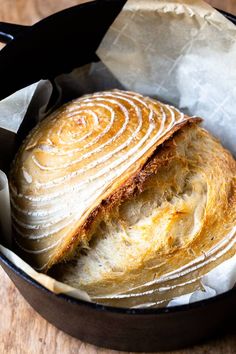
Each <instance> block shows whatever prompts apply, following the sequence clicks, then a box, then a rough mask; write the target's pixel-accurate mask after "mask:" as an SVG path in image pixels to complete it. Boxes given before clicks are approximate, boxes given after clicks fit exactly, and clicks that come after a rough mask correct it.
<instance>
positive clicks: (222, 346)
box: [0, 0, 236, 354]
mask: <svg viewBox="0 0 236 354" xmlns="http://www.w3.org/2000/svg"><path fill="white" fill-rule="evenodd" d="M81 2H83V1H79V0H57V1H49V0H0V21H7V22H15V23H21V24H26V25H30V24H32V23H35V22H36V21H38V20H39V19H41V18H43V17H45V16H47V15H50V14H52V13H54V12H56V11H59V10H61V9H64V8H66V7H70V6H73V5H77V4H79V3H81ZM208 2H209V3H211V5H213V6H215V7H218V8H222V9H224V10H225V11H228V12H231V13H234V14H236V0H228V1H227V0H225V1H222V0H209V1H208ZM0 282H1V286H0V314H1V317H0V353H1V354H18V353H19V354H31V353H34V354H46V353H49V354H54V353H55V354H57V353H60V354H69V353H70V354H75V353H76V354H77V353H81V354H84V353H86V354H95V353H96V354H112V353H117V352H113V351H111V350H105V349H99V348H96V347H94V346H92V345H89V344H86V343H82V342H80V341H79V340H77V339H74V338H71V337H70V336H68V335H66V334H65V333H63V332H61V331H59V330H57V329H56V328H55V327H53V326H52V325H50V324H49V323H47V322H46V321H45V320H44V319H42V318H41V317H40V316H39V315H38V314H37V313H36V312H35V311H34V310H33V309H32V308H31V307H30V306H29V305H28V304H27V303H26V301H25V300H24V299H23V298H22V296H21V295H20V294H19V292H18V290H17V289H16V288H15V287H14V285H13V284H12V283H11V281H10V280H9V279H8V277H7V275H6V274H5V273H4V272H3V270H2V269H0ZM174 353H175V354H202V353H209V354H234V353H236V327H235V328H233V329H231V330H230V331H228V333H227V334H226V335H224V336H222V337H221V338H218V339H215V340H212V341H209V342H208V343H205V344H203V345H200V346H195V347H194V348H191V349H186V350H182V351H176V352H174Z"/></svg>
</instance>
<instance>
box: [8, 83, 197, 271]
mask: <svg viewBox="0 0 236 354" xmlns="http://www.w3.org/2000/svg"><path fill="white" fill-rule="evenodd" d="M194 121H195V122H198V121H199V118H195V117H193V118H190V117H188V116H185V115H184V114H183V113H181V112H179V111H178V110H177V109H176V108H174V107H172V106H169V105H165V104H162V103H160V102H158V101H155V100H152V99H150V98H147V97H143V96H141V95H139V94H136V93H132V92H127V91H118V90H115V91H110V92H101V93H97V94H92V95H87V96H83V97H82V98H79V99H76V100H74V101H72V102H70V103H68V104H65V105H64V106H62V107H61V108H60V109H58V110H57V111H55V112H54V113H53V114H51V115H50V116H48V117H47V118H46V119H45V120H43V121H42V122H40V123H39V124H38V125H37V126H36V127H35V128H34V129H33V131H32V132H31V133H30V134H29V136H28V137H27V138H26V140H25V141H24V143H23V144H22V146H21V148H20V150H19V152H18V153H17V156H16V158H15V160H14V162H13V166H12V169H11V173H10V192H11V205H12V216H13V227H14V234H15V244H16V247H17V248H18V250H19V252H20V254H21V255H22V256H23V258H24V259H25V260H27V261H28V262H29V263H31V264H32V265H33V266H34V267H35V268H36V269H38V270H41V271H47V270H48V269H49V268H50V267H51V266H52V265H54V264H55V263H58V262H60V261H62V260H66V259H69V258H70V257H71V256H73V254H74V251H75V250H76V248H77V247H78V246H79V247H87V245H88V242H89V241H90V238H91V237H92V235H93V232H94V230H95V229H96V227H97V225H98V223H99V218H101V217H102V216H104V215H106V213H107V211H108V210H109V209H110V208H111V206H112V205H113V204H114V203H115V201H116V202H117V201H119V200H121V199H122V198H123V199H125V196H126V195H129V188H130V189H131V190H132V188H134V185H135V178H136V179H139V178H141V177H139V176H141V175H140V173H141V172H142V169H143V167H144V166H145V164H146V163H147V161H148V160H149V159H150V158H151V157H152V155H153V154H154V152H155V150H156V149H157V148H158V146H160V145H161V144H162V143H163V142H164V141H166V140H167V139H168V138H170V137H171V136H172V135H173V134H174V133H175V132H176V131H178V130H179V129H181V128H182V127H183V126H184V125H186V124H188V122H194Z"/></svg>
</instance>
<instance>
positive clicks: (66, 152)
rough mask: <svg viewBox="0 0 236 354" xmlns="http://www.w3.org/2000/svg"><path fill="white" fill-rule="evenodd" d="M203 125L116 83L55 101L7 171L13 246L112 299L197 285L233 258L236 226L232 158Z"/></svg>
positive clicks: (141, 300)
mask: <svg viewBox="0 0 236 354" xmlns="http://www.w3.org/2000/svg"><path fill="white" fill-rule="evenodd" d="M200 122H201V119H200V118H197V117H192V118H191V117H188V116H186V115H184V114H182V113H181V112H179V111H178V110H177V109H175V108H174V107H172V106H169V105H165V104H163V103H160V102H158V101H155V100H153V99H150V98H147V97H143V96H141V95H139V94H136V93H133V92H126V91H118V90H115V91H111V92H101V93H96V94H93V95H88V96H83V97H82V98H79V99H77V100H74V101H72V102H70V103H68V104H66V105H64V106H62V107H61V108H60V109H59V110H57V111H56V112H54V113H53V114H52V115H50V116H49V117H47V118H46V119H45V120H44V121H42V122H41V123H39V124H38V125H37V126H36V127H35V129H34V130H33V131H32V132H31V133H30V134H29V136H28V137H27V138H26V140H25V142H24V143H23V145H22V146H21V148H20V150H19V152H18V154H17V156H16V158H15V160H14V163H13V166H12V169H11V173H10V189H11V201H12V214H13V226H14V234H15V245H16V248H17V250H18V252H19V253H20V254H21V255H22V257H23V258H24V259H25V260H27V261H28V262H29V263H30V264H32V265H33V266H34V267H35V268H36V269H39V270H41V271H44V272H48V271H49V269H51V267H52V266H54V267H53V268H52V269H51V270H50V272H51V274H53V275H54V276H55V277H56V278H57V279H59V280H61V281H63V282H65V283H67V284H69V285H71V286H74V287H78V288H80V289H83V290H85V291H87V292H88V293H89V294H90V296H91V297H92V298H93V299H95V300H96V301H98V302H102V303H107V304H112V305H115V306H142V305H143V304H147V303H149V304H151V305H153V304H154V305H156V304H158V303H162V302H164V301H166V299H167V298H168V299H169V298H171V297H173V296H176V295H179V294H182V293H183V287H184V292H186V291H187V290H189V289H190V288H191V289H192V288H193V286H195V287H196V286H198V285H199V282H198V280H199V278H200V276H202V275H203V274H205V273H206V272H207V271H209V270H210V269H212V268H213V267H214V266H216V265H217V264H218V263H220V262H222V261H223V260H225V259H227V258H229V257H231V256H232V255H233V254H234V253H235V247H234V243H235V242H234V241H235V226H236V188H235V186H236V162H235V160H234V159H233V157H232V156H231V154H230V153H229V152H228V151H227V150H225V149H224V148H223V147H222V146H221V144H220V143H219V142H218V141H217V140H216V139H215V138H213V137H212V136H211V135H210V134H209V133H208V132H207V131H205V130H204V129H202V128H201V127H199V123H200ZM181 284H182V285H181ZM163 289H164V290H163ZM151 305H150V306H151Z"/></svg>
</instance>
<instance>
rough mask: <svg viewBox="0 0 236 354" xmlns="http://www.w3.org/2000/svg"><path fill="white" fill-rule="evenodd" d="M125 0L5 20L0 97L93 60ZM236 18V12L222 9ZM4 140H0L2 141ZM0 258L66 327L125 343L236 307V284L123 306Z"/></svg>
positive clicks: (211, 329) (182, 330) (197, 334)
mask: <svg viewBox="0 0 236 354" xmlns="http://www.w3.org/2000/svg"><path fill="white" fill-rule="evenodd" d="M125 2H126V1H125V0H100V1H99V0H97V1H93V2H90V3H86V4H83V5H78V6H75V7H73V8H70V9H67V10H64V11H62V12H59V13H57V14H55V15H53V16H50V17H48V18H46V19H44V20H42V21H40V22H38V23H36V24H35V25H33V26H30V27H26V26H19V25H12V24H6V23H2V22H1V23H0V40H1V41H3V42H5V43H8V44H7V45H6V46H5V47H4V49H3V50H2V51H1V52H0V78H1V81H0V82H1V83H0V99H3V98H4V97H7V96H8V95H10V94H11V93H13V92H15V91H16V90H19V89H20V88H23V87H25V86H27V85H29V84H31V83H33V82H36V81H38V80H40V79H49V80H53V78H54V77H55V76H57V75H58V74H61V73H65V72H69V71H71V70H72V69H73V68H75V67H78V66H82V65H84V64H87V63H90V62H92V61H97V60H98V58H97V57H96V55H95V52H96V49H97V47H98V46H99V43H100V42H101V40H102V38H103V36H104V34H105V33H106V31H107V29H108V28H109V26H110V25H111V23H112V22H113V21H114V19H115V18H116V16H117V15H118V14H119V12H120V11H121V9H122V7H123V5H124V4H125ZM223 14H224V15H225V16H226V17H228V19H229V20H231V21H232V22H234V23H235V24H236V18H235V17H234V16H232V15H229V14H226V13H223ZM0 143H1V142H0ZM0 264H1V266H2V267H3V269H4V270H5V271H6V273H7V274H8V275H9V277H10V278H11V280H12V281H13V282H14V284H15V285H16V287H17V288H18V289H19V291H20V292H21V294H22V295H23V296H24V297H25V299H26V300H27V301H28V302H29V303H30V305H31V306H32V307H33V308H34V309H35V310H36V311H37V312H39V313H40V314H41V315H42V316H43V317H44V318H45V319H47V320H48V321H49V322H51V323H52V324H54V325H55V326H56V327H57V328H59V329H61V330H63V331H65V332H66V333H68V334H70V335H72V336H74V337H77V338H79V339H80V340H82V341H86V342H89V343H92V344H95V345H97V346H101V347H107V348H112V349H118V350H125V351H146V352H147V351H158V350H172V349H177V348H181V347H186V346H190V345H193V344H195V343H197V342H199V341H202V340H204V339H207V338H209V337H210V336H212V335H215V334H216V333H220V332H221V331H222V329H223V328H224V327H225V325H226V324H230V323H231V322H233V320H234V318H235V315H236V288H234V289H232V290H230V291H228V292H227V293H224V294H222V295H218V296H216V297H214V298H211V299H208V300H204V301H200V302H196V303H193V304H190V305H184V306H176V307H172V308H161V309H135V310H134V309H133V310H129V309H122V308H112V307H108V306H102V305H97V304H93V303H88V302H85V301H79V300H75V299H73V298H72V297H70V296H66V295H56V294H54V293H52V292H51V291H49V290H47V289H46V288H44V287H43V286H41V285H40V284H38V283H37V282H36V281H34V280H33V279H31V278H30V277H29V276H28V275H27V274H25V273H24V272H23V271H22V270H20V269H18V268H17V267H16V266H15V265H13V264H12V263H11V262H10V261H9V260H8V259H6V258H5V257H4V255H2V254H1V253H0Z"/></svg>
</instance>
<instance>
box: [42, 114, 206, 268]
mask: <svg viewBox="0 0 236 354" xmlns="http://www.w3.org/2000/svg"><path fill="white" fill-rule="evenodd" d="M201 121H202V119H201V118H194V119H191V118H189V120H188V121H186V122H183V123H182V124H179V125H177V126H176V127H175V128H174V129H173V131H171V132H169V133H168V134H167V135H166V136H165V137H164V138H163V140H164V141H166V142H167V140H168V139H170V141H168V142H167V144H165V147H164V149H163V148H162V146H159V147H158V148H157V150H156V151H154V152H153V153H152V155H151V156H150V157H148V159H147V160H146V161H145V162H144V164H143V165H141V166H140V167H139V169H138V171H135V173H134V174H133V175H132V176H129V177H128V179H127V180H125V181H123V183H122V185H120V186H119V187H117V189H116V190H115V191H114V192H113V193H111V194H108V196H107V197H106V198H104V199H103V200H102V201H101V202H100V204H99V205H98V206H97V207H96V208H95V209H94V210H93V211H92V212H91V213H90V214H89V215H88V217H87V218H86V220H85V222H84V223H83V224H82V225H81V226H80V227H79V228H78V229H77V230H75V233H74V235H73V236H72V238H71V241H70V243H68V244H67V245H66V247H65V248H64V249H61V250H60V253H59V254H58V256H57V257H55V258H54V263H53V264H57V263H58V262H60V261H62V260H63V261H67V260H69V259H71V258H73V257H74V253H75V252H76V249H77V248H78V246H80V247H86V245H87V244H88V243H89V241H90V239H91V236H92V234H93V232H94V230H95V228H96V227H97V225H98V224H99V223H100V221H101V220H102V219H106V217H109V215H110V212H111V210H112V209H113V208H114V206H117V205H119V204H121V203H122V202H123V201H124V200H128V199H131V198H132V197H134V196H135V195H137V194H139V193H141V192H142V190H143V185H144V183H145V182H146V180H147V179H148V178H149V177H150V176H151V175H153V174H156V173H157V171H158V169H159V168H160V167H162V166H164V165H165V164H167V163H169V161H170V159H171V155H172V147H171V146H172V145H173V144H174V140H171V138H172V137H173V136H174V135H175V134H178V131H179V130H180V129H181V128H184V126H187V125H190V124H198V123H200V122H201ZM159 150H161V154H158V155H157V152H159ZM166 151H167V155H166ZM162 155H163V158H162ZM53 264H50V266H49V267H48V269H49V268H50V267H51V266H52V265H53ZM48 269H46V270H45V271H47V270H48Z"/></svg>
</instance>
